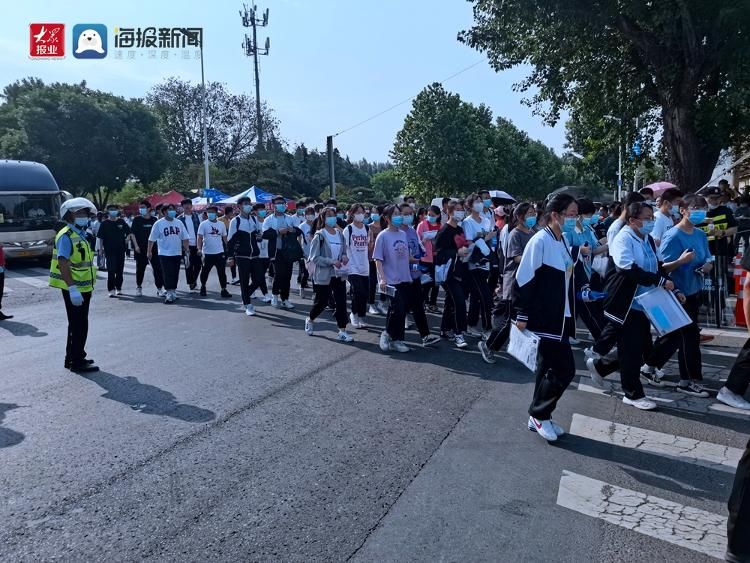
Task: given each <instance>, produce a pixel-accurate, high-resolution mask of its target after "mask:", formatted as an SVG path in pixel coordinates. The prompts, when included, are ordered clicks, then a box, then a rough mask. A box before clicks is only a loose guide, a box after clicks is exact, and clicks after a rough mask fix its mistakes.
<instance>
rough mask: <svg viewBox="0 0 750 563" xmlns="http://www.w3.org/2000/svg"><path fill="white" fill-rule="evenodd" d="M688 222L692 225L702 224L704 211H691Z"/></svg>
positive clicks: (704, 217)
mask: <svg viewBox="0 0 750 563" xmlns="http://www.w3.org/2000/svg"><path fill="white" fill-rule="evenodd" d="M688 220H689V221H690V222H691V223H692V224H693V225H700V224H701V223H703V221H705V220H706V211H705V209H696V210H695V211H691V212H690V216H689V217H688Z"/></svg>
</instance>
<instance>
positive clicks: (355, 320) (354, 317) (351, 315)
mask: <svg viewBox="0 0 750 563" xmlns="http://www.w3.org/2000/svg"><path fill="white" fill-rule="evenodd" d="M349 322H350V323H352V326H353V327H354V328H362V325H360V324H359V319H358V318H357V315H355V314H354V313H349Z"/></svg>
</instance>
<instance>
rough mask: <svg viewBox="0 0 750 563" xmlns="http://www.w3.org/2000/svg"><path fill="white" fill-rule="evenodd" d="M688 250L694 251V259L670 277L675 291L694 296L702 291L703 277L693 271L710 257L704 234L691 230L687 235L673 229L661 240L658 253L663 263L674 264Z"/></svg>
mask: <svg viewBox="0 0 750 563" xmlns="http://www.w3.org/2000/svg"><path fill="white" fill-rule="evenodd" d="M688 248H692V249H693V250H694V251H695V258H693V261H692V262H690V263H689V264H685V265H684V266H680V267H679V268H677V269H676V270H674V271H673V272H672V274H671V277H672V280H673V281H674V283H675V286H676V287H677V289H679V290H680V291H682V293H684V294H685V295H695V294H696V293H698V292H699V291H700V290H701V289H703V276H701V275H700V274H697V273H696V272H695V270H696V269H697V268H700V267H701V266H703V264H705V263H706V262H707V261H708V259H709V258H710V257H711V253H710V252H709V250H708V238H707V237H706V233H704V232H703V231H701V230H700V229H693V232H692V233H691V234H687V233H686V232H685V231H683V230H682V229H680V228H679V227H673V228H671V229H669V230H668V231H667V233H666V234H665V235H664V238H662V239H661V245H660V246H659V253H660V254H661V256H662V259H663V260H664V261H665V262H674V261H675V260H677V259H678V258H679V257H680V256H681V255H682V253H683V252H684V251H685V250H687V249H688Z"/></svg>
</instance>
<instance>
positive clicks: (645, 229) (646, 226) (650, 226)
mask: <svg viewBox="0 0 750 563" xmlns="http://www.w3.org/2000/svg"><path fill="white" fill-rule="evenodd" d="M638 230H639V231H641V234H642V235H643V236H646V235H650V234H651V232H652V231H653V230H654V222H653V221H644V222H643V226H642V227H641V228H640V229H638Z"/></svg>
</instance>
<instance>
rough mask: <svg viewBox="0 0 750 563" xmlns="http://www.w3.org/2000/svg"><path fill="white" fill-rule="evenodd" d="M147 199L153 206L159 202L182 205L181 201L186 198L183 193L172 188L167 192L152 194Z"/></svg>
mask: <svg viewBox="0 0 750 563" xmlns="http://www.w3.org/2000/svg"><path fill="white" fill-rule="evenodd" d="M145 199H147V200H149V201H150V202H151V205H152V206H153V207H156V206H157V205H159V204H162V205H170V204H172V205H180V203H181V202H182V200H183V199H185V197H184V196H183V195H182V194H181V193H179V192H176V191H174V190H171V191H169V192H167V193H165V194H151V195H150V196H148V197H146V198H145Z"/></svg>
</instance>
